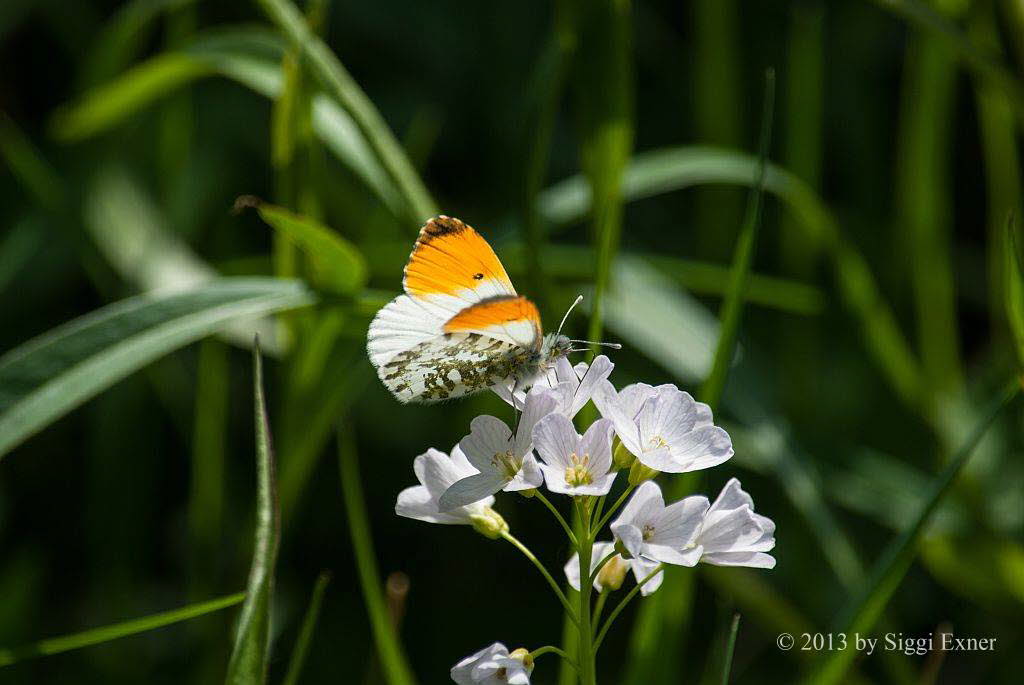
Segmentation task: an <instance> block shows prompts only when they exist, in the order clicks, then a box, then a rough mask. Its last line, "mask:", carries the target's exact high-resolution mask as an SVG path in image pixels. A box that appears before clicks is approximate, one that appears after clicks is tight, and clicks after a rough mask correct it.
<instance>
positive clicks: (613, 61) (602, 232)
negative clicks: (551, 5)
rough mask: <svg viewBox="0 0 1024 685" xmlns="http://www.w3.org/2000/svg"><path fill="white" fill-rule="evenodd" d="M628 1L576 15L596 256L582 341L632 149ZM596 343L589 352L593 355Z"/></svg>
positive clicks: (597, 309)
mask: <svg viewBox="0 0 1024 685" xmlns="http://www.w3.org/2000/svg"><path fill="white" fill-rule="evenodd" d="M630 32H631V23H630V3H629V1H628V0H606V1H605V2H602V3H597V4H590V3H587V4H586V5H585V9H584V10H583V15H582V16H581V27H580V41H581V42H580V58H579V61H578V64H579V73H578V83H577V84H576V85H577V88H578V89H579V98H580V110H581V111H580V117H581V120H582V131H581V133H580V135H581V138H582V141H583V142H582V144H581V149H580V159H581V162H582V166H583V170H584V173H585V174H586V177H587V182H588V184H589V186H590V189H591V197H593V198H596V199H595V201H594V202H593V203H592V205H591V208H590V210H591V222H592V233H593V240H594V243H595V245H596V252H597V260H596V264H595V270H594V297H593V303H592V306H591V311H590V325H589V328H588V331H587V336H588V338H587V339H588V340H595V341H597V340H600V339H601V331H602V329H603V319H602V316H603V310H602V308H603V306H604V297H605V291H606V290H607V289H608V285H609V279H610V277H611V268H612V261H613V260H614V259H615V253H616V252H617V250H618V247H619V238H620V235H621V233H622V213H623V194H622V179H623V173H624V171H625V169H626V166H627V164H628V163H629V157H630V153H631V151H632V148H633V80H632V54H631V51H630ZM596 349H597V348H596V347H595V348H593V349H592V350H591V356H593V355H594V354H596Z"/></svg>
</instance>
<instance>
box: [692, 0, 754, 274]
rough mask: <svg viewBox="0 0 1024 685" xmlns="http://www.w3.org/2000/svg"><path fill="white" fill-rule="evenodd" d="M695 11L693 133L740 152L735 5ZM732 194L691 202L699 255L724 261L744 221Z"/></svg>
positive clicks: (731, 1) (727, 1) (718, 191)
mask: <svg viewBox="0 0 1024 685" xmlns="http://www.w3.org/2000/svg"><path fill="white" fill-rule="evenodd" d="M692 5H693V80H694V83H693V91H694V95H693V104H694V129H695V131H696V135H697V139H698V140H699V141H700V142H701V144H710V145H721V146H723V147H731V148H739V147H742V146H743V133H742V132H743V118H742V113H743V107H742V104H741V98H740V92H741V90H742V86H741V76H740V65H739V60H740V58H741V56H742V49H741V47H740V45H739V43H740V41H739V18H740V13H739V11H738V3H737V0H696V1H695V2H693V3H692ZM741 201H742V200H741V197H740V194H739V192H738V191H737V190H736V189H734V188H701V189H700V190H699V191H698V193H697V196H696V198H695V218H694V224H693V225H694V226H696V227H698V228H697V231H696V235H695V236H694V239H695V241H696V243H697V246H698V249H699V251H700V252H699V253H700V255H701V256H702V257H703V258H705V259H709V260H711V261H723V260H724V259H726V256H727V255H728V253H729V246H730V245H731V244H732V241H733V236H735V234H736V226H738V225H739V223H740V220H741V218H742V213H741V212H742V210H740V209H739V204H740V202H741Z"/></svg>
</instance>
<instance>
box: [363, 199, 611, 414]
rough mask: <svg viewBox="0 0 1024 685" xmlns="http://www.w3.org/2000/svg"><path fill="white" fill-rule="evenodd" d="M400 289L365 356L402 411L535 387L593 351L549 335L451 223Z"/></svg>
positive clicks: (427, 228) (417, 256)
mask: <svg viewBox="0 0 1024 685" xmlns="http://www.w3.org/2000/svg"><path fill="white" fill-rule="evenodd" d="M402 286H403V289H404V290H405V294H403V295H399V296H398V297H396V298H395V299H393V300H391V302H389V303H388V304H386V305H385V306H384V307H383V308H382V309H381V310H380V311H379V312H377V315H376V316H375V317H374V318H373V321H372V322H371V323H370V330H369V332H368V334H367V345H366V348H367V352H368V353H369V356H370V362H371V363H372V364H373V366H374V367H375V368H376V369H377V376H378V377H379V378H380V380H381V381H382V382H383V383H384V385H385V386H386V387H387V388H388V390H390V391H391V393H392V394H393V395H394V396H395V397H396V398H397V399H398V400H399V401H400V402H403V403H405V402H423V403H433V402H441V401H444V400H449V399H453V398H456V397H461V396H464V395H469V394H472V393H475V392H479V391H481V390H485V389H487V388H490V387H493V386H505V387H506V388H511V389H512V390H513V392H515V391H518V390H521V389H524V388H527V387H530V385H532V384H533V383H534V382H535V381H536V380H537V379H538V378H539V377H541V376H542V375H543V374H545V373H547V372H548V370H549V369H551V368H552V366H553V365H554V364H555V362H556V361H557V360H558V359H559V358H561V357H564V356H566V355H567V354H568V353H569V352H573V351H577V350H576V349H575V348H573V344H574V343H582V342H585V341H578V340H570V339H569V338H568V337H567V336H564V335H562V334H561V326H559V331H558V332H556V333H549V334H548V335H543V333H542V328H541V321H540V312H538V311H537V306H536V305H534V304H533V302H531V301H530V300H528V299H527V298H525V297H523V296H522V295H519V294H518V293H516V289H515V288H514V287H513V286H512V281H511V280H509V277H508V274H507V273H506V272H505V267H504V266H502V264H501V261H500V260H499V259H498V257H497V255H495V254H494V250H492V249H491V246H490V245H488V244H487V241H486V240H484V238H483V237H482V236H481V235H480V234H479V233H477V232H476V231H475V230H473V228H472V227H471V226H469V225H468V224H465V223H463V222H462V221H459V220H458V219H455V218H452V217H449V216H438V217H435V218H433V219H430V220H429V221H427V223H425V224H424V225H423V227H422V228H421V229H420V233H419V237H418V238H417V239H416V244H415V246H414V247H413V250H412V254H410V255H409V262H408V263H407V264H406V266H405V272H404V278H403V279H402ZM580 299H582V298H577V299H576V302H577V303H578V302H579V301H580ZM575 304H576V303H573V306H575ZM569 310H570V311H571V310H572V307H570V308H569ZM568 315H569V312H566V317H568ZM562 324H563V325H564V324H565V318H563V319H562ZM612 346H613V347H615V345H612Z"/></svg>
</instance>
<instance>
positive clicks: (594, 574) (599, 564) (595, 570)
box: [590, 549, 618, 583]
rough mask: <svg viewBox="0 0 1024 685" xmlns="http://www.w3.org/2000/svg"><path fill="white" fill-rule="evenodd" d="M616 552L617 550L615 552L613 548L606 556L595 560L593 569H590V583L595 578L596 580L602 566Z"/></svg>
mask: <svg viewBox="0 0 1024 685" xmlns="http://www.w3.org/2000/svg"><path fill="white" fill-rule="evenodd" d="M616 554H618V552H616V551H615V550H614V549H613V550H612V551H611V552H609V553H608V555H607V556H605V558H604V559H602V560H601V561H599V562H597V564H595V565H594V568H593V570H591V571H590V582H591V583H593V582H594V581H595V580H597V574H598V573H600V572H601V569H603V568H604V566H605V564H607V563H608V562H609V561H611V560H612V557H614V556H615V555H616Z"/></svg>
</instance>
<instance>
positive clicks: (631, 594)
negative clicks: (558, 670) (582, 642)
mask: <svg viewBox="0 0 1024 685" xmlns="http://www.w3.org/2000/svg"><path fill="white" fill-rule="evenodd" d="M664 568H665V564H658V565H657V566H655V567H654V570H653V571H651V572H650V573H648V574H647V575H646V576H644V578H643V580H641V581H640V582H639V583H637V584H636V587H634V588H633V589H632V590H630V591H629V592H627V593H626V596H625V597H623V598H622V599H620V600H619V603H618V604H616V605H615V608H614V609H612V613H610V614H608V619H607V620H606V621H605V622H604V625H603V626H601V631H600V632H599V633H598V634H597V639H596V640H594V651H595V652H596V651H597V650H598V649H600V648H601V643H602V642H604V636H605V635H607V634H608V629H609V628H611V627H612V623H614V622H615V619H616V618H618V616H619V614H621V613H622V610H623V609H625V608H626V605H627V604H629V602H630V600H632V599H633V598H634V597H636V595H637V593H638V592H640V588H642V587H643V586H644V585H646V584H647V582H648V581H650V579H651V578H653V577H654V576H656V575H658V572H659V571H661V570H663V569H664Z"/></svg>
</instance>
